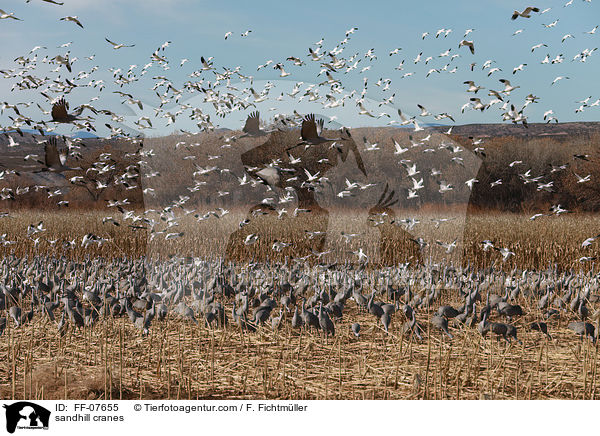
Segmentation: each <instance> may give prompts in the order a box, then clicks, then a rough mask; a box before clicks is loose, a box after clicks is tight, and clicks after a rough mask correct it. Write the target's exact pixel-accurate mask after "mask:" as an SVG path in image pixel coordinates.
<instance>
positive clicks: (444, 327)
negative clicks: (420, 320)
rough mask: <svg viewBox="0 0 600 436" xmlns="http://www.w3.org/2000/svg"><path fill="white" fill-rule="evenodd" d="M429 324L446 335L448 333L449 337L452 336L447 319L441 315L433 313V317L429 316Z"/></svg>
mask: <svg viewBox="0 0 600 436" xmlns="http://www.w3.org/2000/svg"><path fill="white" fill-rule="evenodd" d="M431 324H432V325H433V326H435V327H437V328H438V329H440V330H441V331H442V332H444V333H445V334H446V335H448V337H449V338H450V339H452V338H453V337H454V336H452V333H450V332H449V331H448V320H447V319H446V318H444V317H443V316H440V315H438V314H435V315H433V317H432V318H431Z"/></svg>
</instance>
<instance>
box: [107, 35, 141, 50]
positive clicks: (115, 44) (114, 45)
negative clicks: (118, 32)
mask: <svg viewBox="0 0 600 436" xmlns="http://www.w3.org/2000/svg"><path fill="white" fill-rule="evenodd" d="M104 39H105V40H106V42H108V43H109V44H110V45H112V46H113V49H115V50H118V49H120V48H123V47H135V44H131V45H125V44H117V43H116V42H112V41H111V40H110V39H108V38H104Z"/></svg>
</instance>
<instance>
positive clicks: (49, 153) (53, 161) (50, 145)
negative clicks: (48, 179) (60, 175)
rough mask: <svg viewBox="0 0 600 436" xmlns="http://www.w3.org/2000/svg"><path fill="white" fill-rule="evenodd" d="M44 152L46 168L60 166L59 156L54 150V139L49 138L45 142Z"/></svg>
mask: <svg viewBox="0 0 600 436" xmlns="http://www.w3.org/2000/svg"><path fill="white" fill-rule="evenodd" d="M44 152H45V153H46V159H45V161H46V167H48V168H51V167H54V166H59V165H60V156H59V155H58V149H57V148H56V138H50V139H49V140H48V141H46V145H45V146H44Z"/></svg>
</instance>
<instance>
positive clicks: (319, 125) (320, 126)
mask: <svg viewBox="0 0 600 436" xmlns="http://www.w3.org/2000/svg"><path fill="white" fill-rule="evenodd" d="M324 124H325V121H324V120H323V118H319V119H318V120H317V135H318V136H321V134H322V133H323V125H324Z"/></svg>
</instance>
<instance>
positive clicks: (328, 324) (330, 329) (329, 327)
mask: <svg viewBox="0 0 600 436" xmlns="http://www.w3.org/2000/svg"><path fill="white" fill-rule="evenodd" d="M318 318H319V326H320V327H321V330H323V331H324V332H325V335H326V336H329V335H330V334H331V336H335V326H334V325H333V321H332V320H331V318H329V315H328V314H327V312H326V311H324V310H323V303H322V302H321V303H319V315H318Z"/></svg>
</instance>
